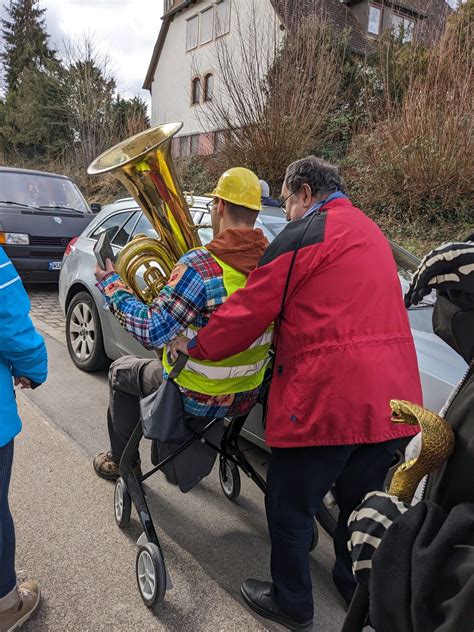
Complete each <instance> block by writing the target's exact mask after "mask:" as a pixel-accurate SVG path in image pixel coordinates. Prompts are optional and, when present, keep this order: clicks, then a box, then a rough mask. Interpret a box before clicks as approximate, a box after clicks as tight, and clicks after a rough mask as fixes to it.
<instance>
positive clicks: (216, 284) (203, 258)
mask: <svg viewBox="0 0 474 632" xmlns="http://www.w3.org/2000/svg"><path fill="white" fill-rule="evenodd" d="M97 288H98V290H99V291H100V292H101V293H102V294H103V295H104V296H105V299H106V302H107V304H108V307H109V309H110V311H111V312H112V313H113V315H114V316H115V317H116V318H117V320H118V321H119V323H120V324H121V326H122V327H123V328H124V329H125V330H126V331H128V332H129V333H131V334H132V336H133V337H134V338H136V339H137V340H138V342H140V343H141V344H142V345H143V346H144V347H146V348H147V349H159V348H161V347H164V346H165V345H166V344H167V343H169V342H171V340H173V339H174V338H176V336H178V335H179V334H181V333H182V332H183V331H184V330H185V329H186V328H187V327H188V326H189V325H193V326H195V327H204V326H205V325H206V324H207V322H208V320H209V318H210V316H211V314H212V312H213V311H215V310H216V309H217V308H218V307H219V306H220V305H222V303H223V302H224V301H225V300H226V298H227V292H226V290H225V287H224V279H223V272H222V268H221V267H220V266H219V264H218V263H217V262H216V261H215V259H214V258H213V257H212V256H211V255H210V253H209V251H208V250H206V249H205V248H198V249H195V250H191V251H190V252H188V253H186V254H185V255H184V256H183V257H181V259H180V260H179V261H178V263H177V264H176V266H175V267H174V269H173V272H172V273H171V276H170V278H169V280H168V283H167V284H166V285H165V287H164V288H163V289H162V290H161V292H160V294H159V295H158V296H157V298H156V299H155V300H154V301H153V303H152V304H151V305H145V304H144V303H142V302H141V301H139V300H138V299H137V298H135V296H134V295H133V293H132V291H131V289H130V288H129V287H127V286H126V285H125V283H124V282H123V280H122V279H121V278H120V276H119V275H118V274H116V273H114V274H109V275H108V276H107V277H105V279H104V280H103V281H102V282H101V283H97ZM163 376H164V378H165V379H166V378H167V374H166V372H164V374H163ZM180 388H181V387H180ZM181 392H182V393H183V398H184V408H185V410H186V412H187V413H188V414H190V415H195V416H198V417H237V416H240V415H245V414H247V413H248V412H249V411H250V409H251V408H252V406H253V405H254V404H255V402H256V400H257V396H258V392H259V389H258V388H257V389H254V390H252V391H245V392H243V393H232V394H229V395H219V396H211V395H207V394H204V393H197V392H195V391H190V390H189V389H185V388H181Z"/></svg>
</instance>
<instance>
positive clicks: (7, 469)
mask: <svg viewBox="0 0 474 632" xmlns="http://www.w3.org/2000/svg"><path fill="white" fill-rule="evenodd" d="M12 463H13V440H12V441H10V443H7V445H4V446H3V447H1V448H0V598H1V597H5V595H8V593H9V592H10V591H12V590H13V589H14V588H15V586H16V572H15V529H14V526H13V518H12V515H11V512H10V507H9V505H8V489H9V487H10V477H11V473H12Z"/></svg>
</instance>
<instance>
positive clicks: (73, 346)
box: [66, 292, 107, 371]
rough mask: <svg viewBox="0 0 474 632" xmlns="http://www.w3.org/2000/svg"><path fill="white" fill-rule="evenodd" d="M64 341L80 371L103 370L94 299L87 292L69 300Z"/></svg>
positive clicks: (101, 341)
mask: <svg viewBox="0 0 474 632" xmlns="http://www.w3.org/2000/svg"><path fill="white" fill-rule="evenodd" d="M66 341H67V348H68V351H69V355H70V356H71V360H72V361H73V362H74V364H75V365H76V366H77V367H78V368H79V369H81V370H82V371H98V370H99V369H103V368H105V366H106V364H107V356H106V355H105V351H104V342H103V338H102V328H101V326H100V319H99V313H98V311H97V307H96V305H95V303H94V299H93V298H92V296H91V295H90V294H89V293H88V292H79V293H78V294H76V295H75V296H74V297H73V299H72V300H71V302H70V304H69V307H68V309H67V314H66Z"/></svg>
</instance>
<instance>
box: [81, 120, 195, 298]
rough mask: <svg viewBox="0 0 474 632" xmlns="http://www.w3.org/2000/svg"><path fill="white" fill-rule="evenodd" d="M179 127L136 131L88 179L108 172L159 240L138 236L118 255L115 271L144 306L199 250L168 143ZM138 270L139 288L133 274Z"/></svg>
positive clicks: (100, 161)
mask: <svg viewBox="0 0 474 632" xmlns="http://www.w3.org/2000/svg"><path fill="white" fill-rule="evenodd" d="M182 126H183V124H182V123H167V124H165V125H158V126H157V127H153V128H151V129H147V130H145V131H144V132H140V133H139V134H136V135H135V136H132V137H131V138H128V139H127V140H124V141H122V142H121V143H119V144H118V145H115V147H112V148H111V149H108V150H107V151H105V152H104V153H103V154H101V155H100V156H99V157H98V158H96V159H95V160H94V161H93V162H91V164H90V165H89V167H88V168H87V173H88V174H89V175H96V174H103V173H113V174H114V175H115V176H116V177H117V178H118V179H119V180H120V181H121V182H122V183H123V184H124V185H125V186H126V187H127V189H128V191H129V192H130V193H131V195H132V197H133V198H134V199H135V200H136V201H137V202H138V204H139V205H140V207H141V208H142V210H143V212H144V213H145V215H146V216H147V217H148V219H149V220H150V222H151V224H152V226H153V228H154V229H155V230H156V232H157V233H158V239H155V238H153V237H148V236H146V235H137V236H136V237H135V238H134V239H132V240H131V241H130V242H129V243H128V244H127V245H126V246H125V247H124V248H123V249H122V251H121V252H120V254H119V256H118V258H117V262H116V266H115V267H116V269H117V272H118V273H119V274H120V276H121V277H122V279H123V280H124V281H125V282H126V283H127V285H128V286H129V287H130V288H131V289H132V290H133V292H134V293H135V295H136V296H138V297H139V298H140V299H141V300H143V301H144V302H145V303H151V302H152V301H153V299H154V298H155V297H156V296H157V295H158V293H159V291H160V290H161V288H162V287H163V286H164V285H165V284H166V281H167V280H168V277H169V275H170V274H171V271H172V269H173V267H174V266H175V264H176V262H177V261H178V259H179V258H180V257H181V256H182V255H184V254H185V253H186V252H187V251H188V250H190V249H191V248H194V247H196V246H200V245H201V242H200V240H199V237H198V235H197V232H196V230H195V229H194V223H193V220H192V218H191V214H190V212H189V209H188V205H187V203H186V199H185V197H184V195H183V192H182V191H181V189H180V186H179V183H178V178H177V176H176V170H175V167H174V164H173V161H172V158H171V141H172V138H173V136H174V135H175V134H176V133H177V132H179V130H180V129H181V128H182ZM139 270H140V271H142V275H143V281H144V285H145V287H143V283H140V282H139V278H138V271H139Z"/></svg>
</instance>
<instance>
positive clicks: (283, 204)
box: [280, 193, 294, 213]
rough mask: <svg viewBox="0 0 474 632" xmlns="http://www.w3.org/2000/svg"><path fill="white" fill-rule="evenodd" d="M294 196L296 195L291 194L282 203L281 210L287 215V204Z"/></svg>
mask: <svg viewBox="0 0 474 632" xmlns="http://www.w3.org/2000/svg"><path fill="white" fill-rule="evenodd" d="M292 195H294V193H290V195H287V196H286V198H285V199H284V200H282V201H281V202H280V208H281V210H282V211H283V212H284V213H286V203H287V201H288V200H289V199H290V197H291V196H292Z"/></svg>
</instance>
